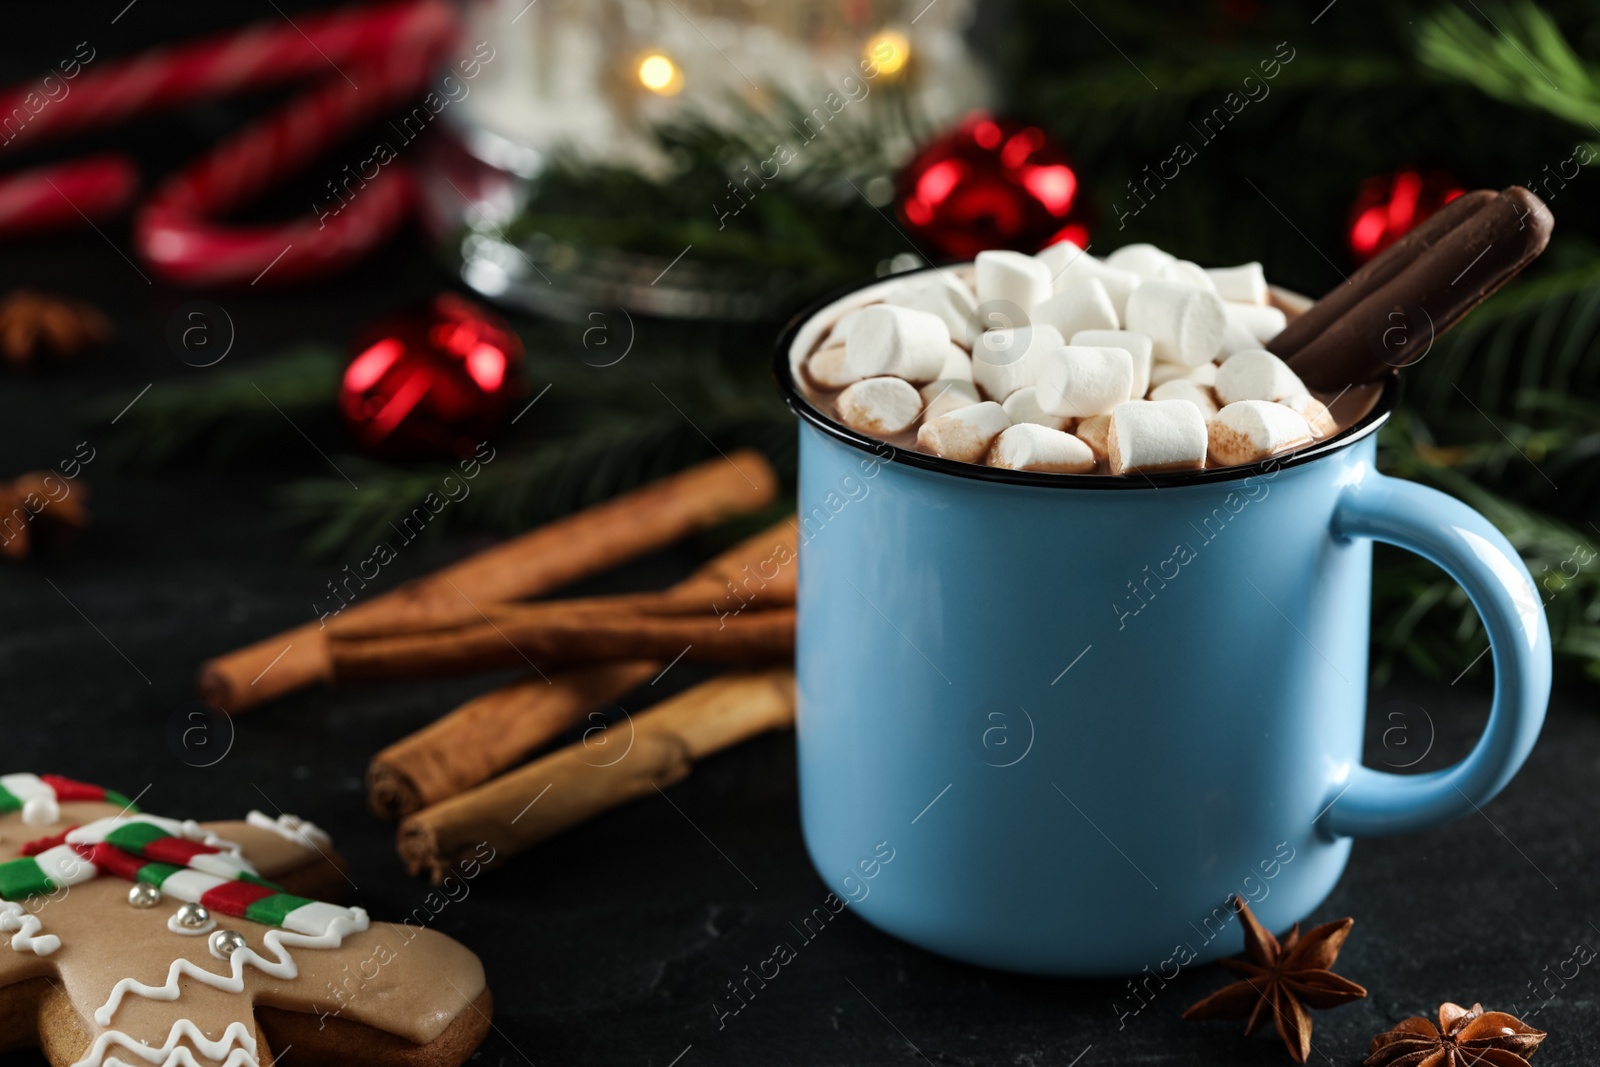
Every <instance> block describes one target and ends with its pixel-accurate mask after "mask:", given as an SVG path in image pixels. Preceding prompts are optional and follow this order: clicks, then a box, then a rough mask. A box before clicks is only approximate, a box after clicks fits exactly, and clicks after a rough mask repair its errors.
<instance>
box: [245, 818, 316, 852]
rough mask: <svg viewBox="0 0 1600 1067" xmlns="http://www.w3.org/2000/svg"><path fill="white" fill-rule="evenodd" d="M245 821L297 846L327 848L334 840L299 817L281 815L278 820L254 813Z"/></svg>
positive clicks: (310, 822) (312, 823)
mask: <svg viewBox="0 0 1600 1067" xmlns="http://www.w3.org/2000/svg"><path fill="white" fill-rule="evenodd" d="M244 821H245V822H247V823H249V824H250V825H251V826H254V827H256V828H257V829H260V830H271V831H272V832H273V833H275V834H277V835H278V836H280V837H286V838H288V839H289V840H290V841H293V842H294V843H295V844H297V845H301V846H306V847H310V848H327V847H328V846H329V845H330V844H332V843H333V838H331V837H329V836H328V832H327V831H326V830H324V829H323V828H322V827H320V826H318V825H317V824H316V823H314V822H312V821H311V820H309V819H302V818H300V817H299V816H298V815H289V814H284V815H279V816H278V817H277V818H276V819H274V818H273V817H272V816H270V815H267V814H266V813H264V812H260V811H252V812H251V813H250V814H248V815H246V816H245V817H244Z"/></svg>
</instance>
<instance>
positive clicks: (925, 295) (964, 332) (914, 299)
mask: <svg viewBox="0 0 1600 1067" xmlns="http://www.w3.org/2000/svg"><path fill="white" fill-rule="evenodd" d="M895 303H897V304H899V305H900V306H901V307H908V308H911V309H912V310H914V311H926V312H928V313H929V314H932V315H937V316H939V317H940V318H941V319H943V320H944V324H945V327H946V328H947V329H949V331H950V339H951V340H952V341H958V342H960V343H961V344H963V345H966V346H968V347H969V348H970V347H971V346H972V340H973V338H974V337H976V336H977V335H978V333H979V332H980V328H979V326H978V314H977V311H978V299H977V297H975V296H973V295H972V290H971V289H968V288H967V287H966V285H965V284H964V283H962V282H961V281H959V280H957V279H955V278H953V277H951V276H950V275H948V274H946V273H945V272H943V271H939V272H938V273H937V274H936V275H935V276H934V280H933V281H931V282H929V283H928V284H927V285H924V286H921V287H919V288H917V289H913V290H911V292H909V293H907V294H906V295H905V296H904V297H902V298H897V299H896V300H895Z"/></svg>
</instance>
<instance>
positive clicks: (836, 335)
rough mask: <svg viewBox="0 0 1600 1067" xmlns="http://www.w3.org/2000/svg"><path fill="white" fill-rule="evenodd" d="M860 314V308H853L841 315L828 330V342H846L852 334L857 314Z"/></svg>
mask: <svg viewBox="0 0 1600 1067" xmlns="http://www.w3.org/2000/svg"><path fill="white" fill-rule="evenodd" d="M860 314H861V309H860V308H853V309H851V310H849V311H846V312H845V313H844V314H843V315H840V316H839V318H838V319H837V320H836V321H835V322H834V324H833V328H832V329H831V330H829V331H828V343H829V344H830V345H831V344H833V343H834V342H838V343H839V344H841V345H842V344H844V343H845V341H846V340H847V339H848V338H849V336H850V327H851V326H852V325H854V324H855V321H856V316H857V315H860Z"/></svg>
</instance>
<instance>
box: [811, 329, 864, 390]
mask: <svg viewBox="0 0 1600 1067" xmlns="http://www.w3.org/2000/svg"><path fill="white" fill-rule="evenodd" d="M844 358H845V346H844V344H843V343H842V342H834V341H829V342H828V343H827V344H825V345H823V346H822V347H821V348H819V349H817V350H816V351H815V352H813V353H811V358H810V359H808V360H806V373H807V374H809V375H810V376H811V380H812V381H814V382H816V383H817V385H819V386H821V387H822V388H824V389H843V388H844V387H845V386H847V385H850V384H852V383H854V382H859V381H860V380H861V376H860V375H859V374H850V373H848V372H847V371H846V370H845V369H844Z"/></svg>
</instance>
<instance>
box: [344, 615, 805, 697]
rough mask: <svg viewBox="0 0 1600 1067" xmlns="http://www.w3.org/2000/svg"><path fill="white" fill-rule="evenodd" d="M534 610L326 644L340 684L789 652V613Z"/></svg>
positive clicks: (748, 658)
mask: <svg viewBox="0 0 1600 1067" xmlns="http://www.w3.org/2000/svg"><path fill="white" fill-rule="evenodd" d="M542 608H543V606H542V605H538V606H535V607H534V608H533V609H532V610H531V612H530V614H529V617H528V618H527V619H523V618H521V617H519V614H518V613H519V611H527V610H528V609H519V608H511V607H501V608H495V609H491V610H490V612H489V621H487V622H480V623H479V624H478V625H476V626H457V627H454V628H452V629H448V630H433V631H429V632H427V633H419V634H400V635H398V636H395V637H371V638H364V639H361V640H356V641H344V640H338V641H329V642H328V653H329V656H330V657H331V659H332V662H333V676H334V679H335V680H336V681H338V682H340V683H343V682H348V681H360V680H371V679H382V680H386V681H398V680H401V679H408V678H431V677H438V676H441V675H451V674H470V673H472V672H475V671H489V670H498V669H500V668H502V667H517V666H523V665H528V666H532V667H533V668H535V669H536V670H540V671H549V670H550V669H551V668H553V667H557V666H565V665H567V664H572V663H594V662H599V661H603V660H612V659H623V658H634V659H638V658H645V659H661V660H672V659H675V658H678V657H679V656H681V657H682V658H683V659H685V660H686V661H688V662H691V663H739V664H750V663H761V662H770V661H774V660H779V659H784V658H787V657H788V656H791V655H792V654H793V652H794V609H793V608H774V609H771V610H767V611H750V612H745V613H743V614H741V615H736V616H731V617H729V618H723V619H719V618H717V617H716V616H713V615H688V616H685V615H672V616H649V615H631V614H610V613H606V614H578V615H571V616H557V617H554V618H552V617H550V613H548V612H546V611H544V610H542Z"/></svg>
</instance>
